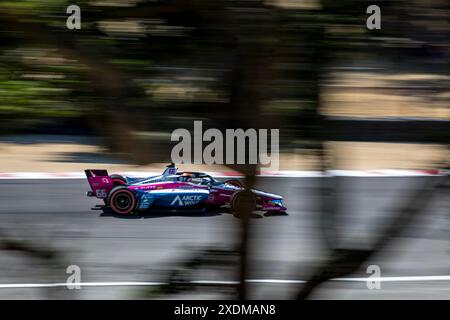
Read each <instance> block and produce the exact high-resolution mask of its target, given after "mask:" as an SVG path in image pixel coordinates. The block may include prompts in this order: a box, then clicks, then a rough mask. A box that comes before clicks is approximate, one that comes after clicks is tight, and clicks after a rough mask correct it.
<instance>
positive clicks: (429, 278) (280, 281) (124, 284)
mask: <svg viewBox="0 0 450 320" xmlns="http://www.w3.org/2000/svg"><path fill="white" fill-rule="evenodd" d="M331 280H332V281H349V282H367V281H371V282H373V281H380V282H406V281H408V282H411V281H450V275H445V276H410V277H373V278H335V279H331ZM246 282H247V283H266V284H300V283H305V282H306V281H305V280H283V279H249V280H246ZM189 283H190V284H200V285H236V284H238V283H239V282H238V281H217V280H212V281H209V280H197V281H189ZM165 284H168V283H166V282H139V281H122V282H120V281H119V282H75V283H65V282H60V283H11V284H0V289H18V288H56V287H68V286H71V287H72V286H80V287H130V286H160V285H165Z"/></svg>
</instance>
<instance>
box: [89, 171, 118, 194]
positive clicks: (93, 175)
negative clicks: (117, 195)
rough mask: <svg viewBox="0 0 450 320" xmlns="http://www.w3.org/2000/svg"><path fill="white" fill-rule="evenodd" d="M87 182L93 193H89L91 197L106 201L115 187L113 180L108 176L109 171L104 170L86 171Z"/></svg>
mask: <svg viewBox="0 0 450 320" xmlns="http://www.w3.org/2000/svg"><path fill="white" fill-rule="evenodd" d="M84 172H85V173H86V177H87V180H88V182H89V185H90V186H91V189H92V191H88V193H87V195H88V196H90V197H97V198H100V199H105V198H106V197H108V194H109V192H110V191H111V189H112V188H113V187H114V183H113V180H112V178H111V177H110V176H109V175H108V171H107V170H104V169H87V170H84Z"/></svg>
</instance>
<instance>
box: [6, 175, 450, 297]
mask: <svg viewBox="0 0 450 320" xmlns="http://www.w3.org/2000/svg"><path fill="white" fill-rule="evenodd" d="M336 179H339V180H337V181H338V182H339V186H340V188H339V193H338V195H339V199H340V201H339V202H338V203H337V206H338V209H339V210H338V212H339V218H338V220H337V221H338V223H337V224H338V229H337V230H338V233H339V235H340V242H339V246H341V247H344V248H368V247H370V245H371V241H373V239H374V238H375V237H376V235H377V234H378V232H379V230H381V229H382V228H383V226H385V224H386V222H387V221H388V219H389V217H391V216H392V214H393V210H394V208H395V207H396V206H398V205H399V204H401V203H403V202H404V201H406V199H407V198H408V196H409V195H410V194H411V192H412V191H413V189H414V188H417V187H418V186H419V185H420V184H421V183H422V182H423V181H424V179H429V178H424V177H403V178H399V177H377V178H367V177H365V178H364V177H340V178H336ZM431 179H435V178H431ZM319 181H320V178H287V177H283V178H261V179H260V182H259V186H258V188H260V189H262V190H264V191H267V192H272V193H277V194H280V195H283V196H284V198H285V204H286V206H287V207H288V215H274V216H265V215H264V214H257V215H255V216H254V217H253V218H252V219H251V225H252V230H253V232H252V250H251V252H252V253H251V261H252V265H251V271H250V276H249V278H251V279H259V280H261V281H259V282H258V283H253V284H251V285H250V286H251V287H250V288H251V296H250V297H251V298H264V299H288V298H292V297H293V295H294V294H295V293H296V292H297V290H298V289H299V288H300V286H301V284H299V283H289V282H288V283H280V281H278V282H277V281H273V280H304V279H306V278H307V277H308V275H309V274H310V272H311V270H312V268H313V267H314V266H315V265H317V263H318V262H320V261H321V260H322V259H324V258H325V257H326V253H327V251H326V247H325V246H324V242H323V241H322V238H321V232H320V228H319V221H318V210H319V207H318V204H319V203H320V198H319V197H318V194H317V191H318V187H319ZM87 190H88V184H87V182H86V181H85V180H81V179H71V180H61V179H58V180H51V179H49V180H0V204H1V205H0V230H1V232H2V234H3V237H4V238H5V237H6V238H8V239H15V240H21V241H28V242H29V243H31V244H32V245H33V246H35V247H38V248H44V247H46V248H47V247H51V248H53V249H54V250H57V251H58V252H59V253H60V255H61V257H62V258H61V261H62V262H61V265H57V266H53V265H52V267H49V266H48V264H46V262H45V261H44V260H42V259H39V258H29V257H27V256H26V255H24V254H22V253H20V252H17V251H9V250H8V251H7V250H0V284H3V285H4V284H12V285H14V284H39V283H64V282H65V281H66V279H67V277H68V274H66V267H67V266H68V265H78V266H79V267H80V268H81V281H82V282H96V283H111V282H112V283H115V282H124V281H145V282H149V281H150V282H152V281H156V282H159V281H164V280H165V279H166V277H165V275H166V273H167V270H169V269H170V268H172V267H173V266H174V263H175V262H176V261H179V260H180V259H181V258H183V257H188V256H190V253H191V250H192V248H194V249H199V248H204V247H207V246H218V247H221V248H228V249H229V248H232V247H233V245H235V244H236V243H237V240H238V237H239V222H240V220H239V218H236V217H235V216H233V215H232V214H230V213H227V212H226V210H221V211H219V212H213V213H199V214H193V213H190V214H167V213H166V214H150V213H149V214H145V215H141V216H134V217H129V218H123V217H115V216H112V215H109V214H104V213H102V211H101V210H98V208H95V205H96V204H100V202H99V201H98V200H97V199H92V198H87V197H86V196H85V192H86V191H87ZM445 192H447V194H445ZM449 208H450V203H449V200H448V190H447V191H444V192H440V193H438V194H437V196H436V197H435V199H434V200H433V203H432V204H431V206H430V207H429V208H428V210H427V211H426V212H424V213H423V214H422V215H421V216H420V218H419V219H417V220H416V222H415V223H414V224H413V225H412V226H411V227H409V228H407V229H406V230H405V231H404V232H403V233H402V235H401V236H400V237H396V238H395V239H392V241H391V242H390V245H389V246H388V247H386V248H385V249H384V250H383V251H382V252H380V253H378V254H376V255H375V256H374V257H373V258H372V259H371V260H370V261H369V262H367V266H368V265H371V264H375V265H378V266H380V268H381V272H382V274H381V276H382V277H415V276H442V275H447V276H448V275H450V259H449V257H450V236H449V234H450V233H449V231H450V217H449V211H450V210H449ZM365 268H366V265H365V267H364V268H363V269H361V270H359V271H358V272H356V273H355V274H353V275H351V277H367V276H369V274H367V273H366V269H365ZM233 275H234V274H233V273H232V270H230V268H226V267H223V266H222V268H221V269H220V270H219V271H217V270H216V271H210V270H208V269H207V268H205V269H201V270H199V271H198V272H196V273H195V274H194V275H193V279H194V280H199V281H233V280H235V278H234V277H233ZM404 279H407V278H404ZM141 290H143V287H136V286H105V287H102V286H91V287H83V288H82V289H80V290H68V289H67V288H6V287H3V288H1V287H0V299H6V298H26V299H27V298H30V299H34V298H60V299H96V298H97V299H122V298H139V297H141V296H140V292H141ZM226 292H227V291H226V290H221V289H217V288H213V289H205V288H203V289H202V288H201V289H197V290H195V291H193V292H183V293H181V294H178V295H171V296H166V297H165V298H194V299H196V298H199V299H203V298H222V297H227V296H226V295H225V294H226ZM312 298H317V299H328V298H333V299H450V280H448V279H447V280H445V279H444V280H442V279H441V280H431V281H398V282H382V284H381V289H380V290H369V289H367V286H366V283H365V282H353V281H331V282H328V283H325V284H324V285H322V286H321V287H320V288H319V290H317V291H316V293H315V294H314V295H313V296H312Z"/></svg>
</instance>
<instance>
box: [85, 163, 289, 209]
mask: <svg viewBox="0 0 450 320" xmlns="http://www.w3.org/2000/svg"><path fill="white" fill-rule="evenodd" d="M85 173H86V176H87V179H88V182H89V185H90V187H91V190H90V191H88V192H87V196H89V197H96V198H99V199H102V200H104V203H105V206H106V207H107V208H110V209H111V210H112V211H113V212H114V213H116V214H119V215H130V214H133V213H138V212H139V211H144V210H155V211H170V212H173V211H204V210H207V209H208V208H211V207H221V206H230V207H231V209H232V210H233V211H234V212H237V213H238V212H240V211H241V210H243V206H247V207H246V208H245V210H250V211H253V210H261V211H277V212H285V211H286V210H287V209H286V207H284V205H283V198H282V197H281V196H279V195H275V194H270V193H266V192H262V191H259V190H255V189H251V190H250V191H248V190H245V189H244V188H243V186H242V184H241V183H240V181H239V180H236V179H232V180H227V181H224V182H222V181H218V180H216V179H214V178H213V177H211V176H210V175H208V174H206V173H202V172H178V170H177V168H176V167H175V165H174V164H170V165H168V166H167V168H166V170H165V171H164V172H163V173H162V174H161V175H158V176H153V177H147V178H133V177H125V176H121V175H117V174H112V175H109V174H108V172H107V171H106V170H103V169H102V170H98V169H88V170H85Z"/></svg>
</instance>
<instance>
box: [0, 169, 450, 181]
mask: <svg viewBox="0 0 450 320" xmlns="http://www.w3.org/2000/svg"><path fill="white" fill-rule="evenodd" d="M111 173H112V172H111ZM114 173H118V174H122V175H125V176H130V177H150V176H157V175H159V174H161V172H156V171H128V172H114ZM206 173H208V174H210V175H211V176H213V177H217V178H228V177H235V178H239V177H242V174H241V173H239V172H234V171H220V172H208V171H207V172H206ZM449 173H450V171H446V170H438V169H436V170H434V169H431V170H396V169H383V170H365V171H364V170H363V171H359V170H330V171H326V172H321V171H296V170H280V171H261V172H260V173H259V174H258V175H257V176H258V177H280V178H293V177H300V178H316V177H324V176H344V177H421V176H439V175H448V174H449ZM84 178H86V176H85V174H84V172H83V171H75V172H3V173H2V172H0V179H3V180H9V179H84Z"/></svg>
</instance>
